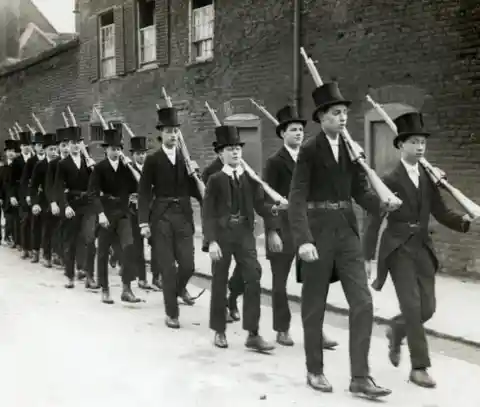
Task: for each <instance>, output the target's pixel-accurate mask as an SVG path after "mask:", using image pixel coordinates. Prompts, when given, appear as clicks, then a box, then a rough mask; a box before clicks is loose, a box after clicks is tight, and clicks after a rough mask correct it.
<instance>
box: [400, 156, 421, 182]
mask: <svg viewBox="0 0 480 407" xmlns="http://www.w3.org/2000/svg"><path fill="white" fill-rule="evenodd" d="M400 161H402V164H403V166H404V167H405V170H406V171H407V174H408V176H409V177H410V179H411V180H412V182H413V185H415V187H416V188H418V187H419V185H420V170H419V168H418V163H415V164H414V165H412V164H409V163H407V162H406V161H405V160H404V159H403V158H402V159H401V160H400Z"/></svg>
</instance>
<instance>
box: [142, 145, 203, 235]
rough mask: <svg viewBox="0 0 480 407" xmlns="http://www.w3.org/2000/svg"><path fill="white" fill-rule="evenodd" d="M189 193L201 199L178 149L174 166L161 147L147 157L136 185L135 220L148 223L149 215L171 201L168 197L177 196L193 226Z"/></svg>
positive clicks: (159, 212)
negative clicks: (136, 213) (137, 185)
mask: <svg viewBox="0 0 480 407" xmlns="http://www.w3.org/2000/svg"><path fill="white" fill-rule="evenodd" d="M190 197H194V198H196V199H197V200H198V201H199V202H201V200H202V197H201V196H200V193H199V192H198V188H197V185H196V183H195V180H194V179H193V177H190V176H189V175H188V173H187V167H186V165H185V160H184V159H183V157H182V155H181V154H180V152H178V151H177V156H176V161H175V166H172V163H171V162H170V160H169V159H168V157H167V155H166V154H165V152H164V151H163V149H162V148H160V149H159V150H158V151H156V152H154V153H153V154H151V155H149V156H148V157H147V159H146V160H145V165H144V166H143V173H142V177H141V178H140V185H139V189H138V222H139V224H144V223H149V221H150V219H151V218H153V219H159V218H161V217H162V215H163V213H164V212H165V210H166V209H167V208H168V207H169V206H170V205H171V202H169V201H168V199H169V198H178V199H179V200H180V202H179V204H180V206H181V208H182V210H183V212H184V214H185V216H186V218H187V219H188V221H189V222H190V223H191V226H192V228H194V224H193V210H192V204H191V201H190Z"/></svg>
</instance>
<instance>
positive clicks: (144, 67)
mask: <svg viewBox="0 0 480 407" xmlns="http://www.w3.org/2000/svg"><path fill="white" fill-rule="evenodd" d="M159 67H160V65H158V63H157V62H155V61H152V62H147V63H145V64H142V65H141V66H140V68H138V69H137V72H143V71H151V70H152V69H158V68H159Z"/></svg>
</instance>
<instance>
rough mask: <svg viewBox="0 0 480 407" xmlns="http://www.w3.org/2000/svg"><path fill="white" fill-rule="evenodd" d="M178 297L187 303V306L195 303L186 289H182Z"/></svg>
mask: <svg viewBox="0 0 480 407" xmlns="http://www.w3.org/2000/svg"><path fill="white" fill-rule="evenodd" d="M180 298H181V299H182V301H183V302H184V303H185V305H189V306H192V305H195V300H194V299H193V298H192V296H191V295H190V293H189V292H188V291H187V289H185V290H183V293H182V294H181V296H180Z"/></svg>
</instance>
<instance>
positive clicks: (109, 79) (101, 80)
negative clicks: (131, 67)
mask: <svg viewBox="0 0 480 407" xmlns="http://www.w3.org/2000/svg"><path fill="white" fill-rule="evenodd" d="M119 78H120V76H119V75H114V76H107V77H105V78H99V79H98V82H110V81H113V80H116V79H119Z"/></svg>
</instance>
